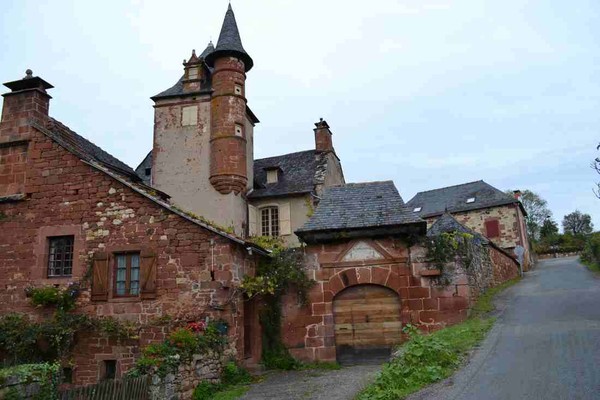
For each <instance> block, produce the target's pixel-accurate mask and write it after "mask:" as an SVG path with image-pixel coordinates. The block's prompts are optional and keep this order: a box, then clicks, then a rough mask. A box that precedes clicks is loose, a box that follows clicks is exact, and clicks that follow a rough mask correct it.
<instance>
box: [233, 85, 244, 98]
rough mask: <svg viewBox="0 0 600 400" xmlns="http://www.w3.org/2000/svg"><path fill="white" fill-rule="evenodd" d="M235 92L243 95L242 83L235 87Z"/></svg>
mask: <svg viewBox="0 0 600 400" xmlns="http://www.w3.org/2000/svg"><path fill="white" fill-rule="evenodd" d="M233 93H235V94H238V95H240V96H241V95H242V87H241V86H240V85H235V87H234V88H233Z"/></svg>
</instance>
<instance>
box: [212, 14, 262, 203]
mask: <svg viewBox="0 0 600 400" xmlns="http://www.w3.org/2000/svg"><path fill="white" fill-rule="evenodd" d="M206 63H207V64H208V66H210V67H212V68H214V69H213V72H212V88H213V90H214V91H213V95H212V99H211V135H210V147H211V154H210V183H211V184H212V185H213V187H214V188H215V189H216V190H217V191H218V192H219V193H222V194H228V193H231V192H233V193H235V194H236V195H237V194H242V195H245V192H246V188H247V186H248V171H247V169H248V162H247V143H248V141H247V134H246V126H245V125H246V124H245V121H246V102H247V101H246V97H245V91H246V90H245V82H246V72H247V71H249V70H250V69H251V68H252V66H253V61H252V58H251V57H250V56H249V55H248V53H246V51H245V50H244V47H243V46H242V41H241V39H240V34H239V31H238V27H237V23H236V21H235V15H234V14H233V9H232V8H231V4H230V5H229V8H228V9H227V13H226V14H225V20H224V21H223V26H222V28H221V34H220V35H219V41H218V42H217V47H216V48H215V51H213V52H212V53H210V54H209V55H208V56H207V57H206Z"/></svg>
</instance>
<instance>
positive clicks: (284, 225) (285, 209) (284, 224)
mask: <svg viewBox="0 0 600 400" xmlns="http://www.w3.org/2000/svg"><path fill="white" fill-rule="evenodd" d="M291 220H292V216H291V209H290V203H283V204H281V205H280V206H279V234H280V235H291V234H292V221H291Z"/></svg>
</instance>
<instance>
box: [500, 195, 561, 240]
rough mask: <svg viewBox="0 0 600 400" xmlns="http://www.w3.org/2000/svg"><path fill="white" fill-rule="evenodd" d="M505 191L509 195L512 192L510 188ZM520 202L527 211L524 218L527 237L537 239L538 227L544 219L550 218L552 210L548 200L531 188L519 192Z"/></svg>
mask: <svg viewBox="0 0 600 400" xmlns="http://www.w3.org/2000/svg"><path fill="white" fill-rule="evenodd" d="M506 193H507V194H509V195H511V196H512V195H513V192H512V191H510V190H509V191H507V192H506ZM521 203H522V204H523V208H525V211H526V212H527V216H526V217H525V220H526V222H527V232H528V233H529V237H530V238H532V239H535V240H537V239H539V237H540V229H541V227H542V225H543V224H544V221H546V220H547V219H550V217H551V216H552V211H550V209H548V202H547V201H546V200H544V199H542V198H541V196H540V195H539V194H537V193H534V192H532V191H531V190H523V191H522V192H521Z"/></svg>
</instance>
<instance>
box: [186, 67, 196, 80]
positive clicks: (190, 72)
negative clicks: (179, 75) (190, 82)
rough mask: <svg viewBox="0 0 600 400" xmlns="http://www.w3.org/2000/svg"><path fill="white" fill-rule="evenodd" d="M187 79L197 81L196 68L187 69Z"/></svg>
mask: <svg viewBox="0 0 600 400" xmlns="http://www.w3.org/2000/svg"><path fill="white" fill-rule="evenodd" d="M188 79H198V68H197V67H196V68H190V69H188Z"/></svg>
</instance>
